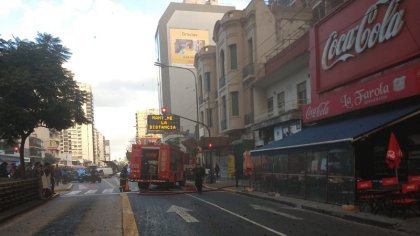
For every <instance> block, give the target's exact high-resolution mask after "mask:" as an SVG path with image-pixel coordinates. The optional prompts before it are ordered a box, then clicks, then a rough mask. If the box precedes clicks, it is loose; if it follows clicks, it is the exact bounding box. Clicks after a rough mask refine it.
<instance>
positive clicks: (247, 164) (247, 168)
mask: <svg viewBox="0 0 420 236" xmlns="http://www.w3.org/2000/svg"><path fill="white" fill-rule="evenodd" d="M243 170H244V175H245V176H251V175H252V171H253V170H254V164H253V163H252V160H251V152H249V151H248V150H247V151H245V152H244V154H243Z"/></svg>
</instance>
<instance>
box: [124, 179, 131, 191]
mask: <svg viewBox="0 0 420 236" xmlns="http://www.w3.org/2000/svg"><path fill="white" fill-rule="evenodd" d="M124 192H130V187H129V186H128V182H127V181H126V182H125V185H124Z"/></svg>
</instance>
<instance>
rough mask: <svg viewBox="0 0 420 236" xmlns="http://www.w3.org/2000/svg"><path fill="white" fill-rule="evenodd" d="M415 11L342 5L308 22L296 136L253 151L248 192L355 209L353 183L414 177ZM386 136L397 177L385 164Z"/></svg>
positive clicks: (395, 5) (418, 166)
mask: <svg viewBox="0 0 420 236" xmlns="http://www.w3.org/2000/svg"><path fill="white" fill-rule="evenodd" d="M327 3H328V1H325V3H323V4H324V5H323V6H326V5H328V4H327ZM416 4H417V2H416V1H410V0H408V1H394V0H391V1H386V2H378V1H375V0H367V1H346V2H344V3H343V4H341V5H340V6H338V7H339V8H338V9H336V10H334V11H333V12H332V13H331V14H326V16H325V17H324V18H322V19H320V20H319V21H317V22H315V24H314V25H313V26H312V27H311V30H310V34H309V53H310V56H309V58H310V59H309V65H310V66H309V71H310V83H311V86H310V88H311V92H310V93H311V99H310V101H309V102H308V104H306V105H304V106H303V107H302V130H301V131H300V132H298V133H296V134H294V135H291V136H289V137H287V138H284V139H282V140H278V141H274V142H272V143H270V144H267V145H265V146H262V147H260V148H256V149H254V150H252V151H251V153H252V157H253V160H254V164H255V169H254V175H253V178H254V182H253V184H254V186H255V187H256V188H258V189H260V190H263V191H274V192H279V193H281V194H283V195H288V196H293V197H297V198H304V199H308V200H313V201H320V202H327V203H331V204H339V205H341V204H349V203H350V204H352V203H354V202H356V201H357V195H356V193H355V189H356V187H355V186H356V182H357V181H358V180H361V179H366V180H372V181H373V182H374V183H379V182H380V181H381V180H382V178H386V177H397V178H398V179H399V181H401V182H404V181H407V179H408V176H410V175H418V174H420V158H419V155H418V154H419V150H420V149H419V147H420V146H419V145H420V141H419V140H420V139H419V138H418V137H420V135H419V134H420V126H419V125H418V124H420V115H419V114H420V110H419V109H420V106H419V104H420V96H419V95H420V89H419V88H420V82H419V81H420V80H419V75H420V67H419V62H420V50H419V47H418V45H420V43H419V42H420V41H419V39H420V29H419V28H418V27H416V24H417V23H416V22H419V21H420V18H419V15H418V14H417V13H416V11H415V10H414V9H415V5H416ZM319 5H320V4H318V6H319ZM402 45H403V46H402ZM384 52H386V53H384ZM392 134H394V135H395V136H396V138H397V141H398V143H399V145H400V147H401V150H402V153H403V158H402V159H401V162H400V163H399V165H398V167H397V169H396V168H395V167H392V166H391V165H388V163H387V161H386V157H387V153H388V145H389V142H390V137H391V135H392ZM396 173H397V174H396Z"/></svg>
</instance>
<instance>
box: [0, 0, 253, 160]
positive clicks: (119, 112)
mask: <svg viewBox="0 0 420 236" xmlns="http://www.w3.org/2000/svg"><path fill="white" fill-rule="evenodd" d="M170 2H182V0H173V1H170V0H2V1H1V6H0V35H1V37H2V38H4V39H11V38H12V37H13V36H14V37H18V38H20V39H29V40H33V39H34V38H35V37H36V34H37V32H40V33H49V34H52V35H53V36H55V37H59V38H60V39H61V40H62V44H63V45H64V46H65V47H67V48H69V49H70V51H71V52H72V57H71V59H70V60H69V62H68V64H67V65H66V67H68V68H69V69H70V70H71V71H72V72H73V73H74V74H75V79H76V80H77V81H79V82H83V83H87V84H90V85H91V86H92V90H93V97H94V112H95V127H96V129H97V130H99V131H100V132H101V133H102V134H103V135H104V136H105V138H106V139H108V140H110V145H111V158H112V160H115V159H122V158H123V157H124V156H125V151H126V148H127V146H128V145H129V144H130V141H131V140H134V137H135V134H136V131H135V128H134V126H135V113H136V111H139V110H144V109H148V108H158V92H157V89H158V87H157V80H156V77H157V68H156V67H155V66H154V65H153V62H154V61H155V58H156V56H155V44H154V35H155V31H156V27H157V23H158V20H159V18H160V16H161V15H162V14H163V12H164V11H165V9H166V8H167V6H168V5H169V3H170ZM249 2H250V0H219V5H227V6H235V7H236V9H240V10H242V9H244V8H245V7H246V6H247V4H248V3H249Z"/></svg>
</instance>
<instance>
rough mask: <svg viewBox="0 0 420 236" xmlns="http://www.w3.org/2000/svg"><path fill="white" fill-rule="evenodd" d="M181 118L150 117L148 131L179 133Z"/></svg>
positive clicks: (173, 116) (169, 116)
mask: <svg viewBox="0 0 420 236" xmlns="http://www.w3.org/2000/svg"><path fill="white" fill-rule="evenodd" d="M179 127H180V123H179V116H176V115H167V114H165V115H148V116H147V131H179Z"/></svg>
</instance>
